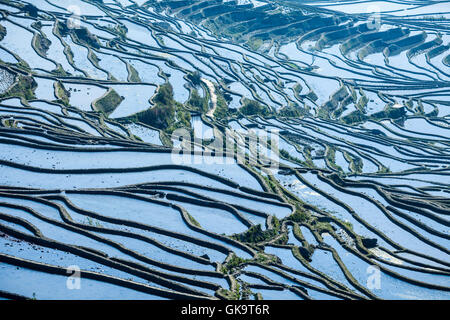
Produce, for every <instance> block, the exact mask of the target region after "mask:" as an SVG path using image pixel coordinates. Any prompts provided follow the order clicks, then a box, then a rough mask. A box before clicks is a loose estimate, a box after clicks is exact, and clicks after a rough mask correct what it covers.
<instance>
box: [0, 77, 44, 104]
mask: <svg viewBox="0 0 450 320" xmlns="http://www.w3.org/2000/svg"><path fill="white" fill-rule="evenodd" d="M36 88H37V83H36V81H35V80H34V79H33V77H30V76H24V75H19V77H18V79H17V82H16V84H14V85H13V86H12V87H11V88H10V89H9V90H8V91H7V92H5V93H3V94H1V95H0V98H7V97H22V98H24V99H25V100H31V99H35V95H34V90H35V89H36Z"/></svg>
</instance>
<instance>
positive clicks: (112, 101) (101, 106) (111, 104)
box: [94, 89, 124, 114]
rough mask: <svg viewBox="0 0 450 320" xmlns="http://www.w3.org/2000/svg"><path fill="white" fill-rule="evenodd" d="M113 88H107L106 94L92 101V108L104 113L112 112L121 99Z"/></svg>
mask: <svg viewBox="0 0 450 320" xmlns="http://www.w3.org/2000/svg"><path fill="white" fill-rule="evenodd" d="M123 99H124V98H123V97H121V96H120V95H119V94H118V93H117V92H116V91H115V90H114V89H109V90H108V92H107V93H106V95H104V96H103V97H101V98H100V99H98V100H97V101H95V102H94V109H95V110H97V111H100V112H103V113H106V114H110V113H111V112H113V111H114V110H115V109H116V108H117V107H118V106H119V105H120V103H121V102H122V101H123Z"/></svg>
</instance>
